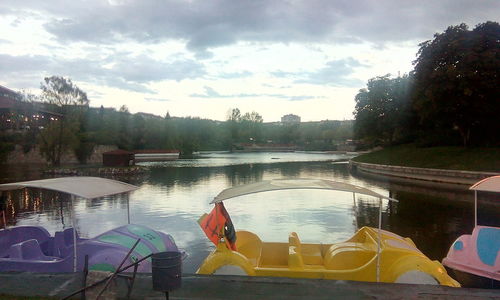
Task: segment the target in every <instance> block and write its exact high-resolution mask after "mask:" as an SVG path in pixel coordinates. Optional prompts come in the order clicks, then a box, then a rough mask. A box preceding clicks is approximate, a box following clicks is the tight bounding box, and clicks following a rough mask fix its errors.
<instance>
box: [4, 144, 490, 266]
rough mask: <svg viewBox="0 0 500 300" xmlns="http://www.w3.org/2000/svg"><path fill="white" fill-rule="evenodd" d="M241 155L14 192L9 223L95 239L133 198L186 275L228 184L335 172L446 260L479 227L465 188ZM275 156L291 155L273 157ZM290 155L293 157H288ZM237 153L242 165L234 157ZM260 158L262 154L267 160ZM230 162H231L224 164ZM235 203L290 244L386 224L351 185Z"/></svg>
mask: <svg viewBox="0 0 500 300" xmlns="http://www.w3.org/2000/svg"><path fill="white" fill-rule="evenodd" d="M239 155H240V154H227V157H224V156H223V154H217V155H216V157H214V158H213V159H211V158H204V159H201V160H199V161H195V160H190V161H188V162H181V161H176V162H171V163H166V164H156V165H153V164H149V166H150V168H151V170H150V172H148V173H146V174H145V175H144V176H142V177H138V178H134V179H127V181H128V182H130V183H133V184H136V185H139V186H140V189H139V190H137V191H134V192H133V193H131V194H130V195H129V196H126V195H120V196H114V197H104V198H101V199H94V200H85V199H75V201H74V205H72V204H71V199H70V197H69V196H67V195H62V194H57V193H50V192H41V191H39V190H33V191H32V190H30V191H26V190H25V191H13V192H10V193H9V194H8V197H7V201H6V204H5V205H6V206H7V209H6V210H7V219H8V223H9V225H27V224H29V225H42V226H45V227H46V228H47V229H48V230H49V231H50V232H54V231H56V230H61V229H62V228H65V227H68V226H71V220H73V219H74V218H73V216H74V217H75V219H76V220H77V221H76V227H77V229H78V230H79V232H80V235H82V236H85V237H91V236H95V235H97V234H99V233H102V232H104V231H106V230H109V229H112V228H113V227H116V226H119V225H123V224H125V223H127V202H129V205H130V212H131V214H130V218H131V222H132V223H138V224H144V225H147V226H150V227H152V228H154V229H157V230H162V231H165V232H168V233H170V234H172V236H173V237H174V239H175V240H176V242H177V244H178V245H179V246H181V247H183V248H185V249H186V250H187V251H188V252H189V254H190V256H189V258H188V259H187V260H186V261H185V264H184V271H185V272H194V271H195V270H196V269H197V267H198V266H199V264H200V263H201V261H202V260H203V259H204V258H205V257H206V255H207V254H208V253H209V252H210V251H211V250H212V249H213V245H211V244H210V242H209V241H208V239H207V238H206V237H205V236H204V235H203V233H202V232H201V230H200V229H199V228H198V224H197V222H196V221H197V219H198V218H199V217H200V215H202V214H203V213H205V212H208V211H210V210H211V209H212V207H211V205H209V202H210V201H211V200H212V199H213V197H215V196H216V195H217V194H218V193H219V192H220V191H221V190H223V189H225V188H227V187H231V186H234V185H238V184H244V183H251V182H255V181H260V180H267V179H274V178H283V177H288V178H323V179H332V180H337V181H342V182H347V183H351V184H355V185H360V186H363V187H366V188H369V189H372V190H374V191H376V192H378V193H380V194H383V195H386V196H389V195H391V196H392V197H394V198H396V199H398V200H399V201H400V202H398V203H391V204H389V203H387V201H384V203H383V207H382V209H383V214H382V224H383V227H384V228H386V229H388V230H391V231H393V232H395V233H397V234H400V235H403V236H408V237H410V238H412V239H413V241H414V242H415V243H416V244H417V246H418V247H419V248H420V249H421V250H422V251H423V252H424V253H426V254H427V255H428V256H429V257H430V258H432V259H439V260H440V259H442V258H443V257H444V255H445V254H446V251H447V249H448V247H449V245H450V244H451V243H452V241H453V240H454V239H455V238H456V237H458V236H459V235H461V234H463V233H466V232H470V231H471V229H472V226H473V202H472V201H473V194H472V193H470V192H468V191H464V189H463V188H462V189H458V190H457V189H455V190H454V189H452V188H450V187H448V186H443V187H439V186H432V187H421V186H418V185H412V184H409V183H401V182H395V181H384V180H375V179H373V178H363V177H356V176H352V175H351V174H350V173H349V172H348V170H347V168H346V166H345V165H342V164H335V163H332V161H331V160H332V159H331V157H332V156H328V157H329V159H323V160H314V161H296V160H292V158H294V159H296V158H297V156H293V155H288V154H284V155H283V156H280V154H276V153H271V154H266V155H263V154H259V155H254V156H248V155H243V156H239ZM287 155H288V156H287ZM299 156H300V155H299ZM272 157H281V158H283V159H274V160H272ZM285 157H287V158H288V159H289V160H290V161H289V162H284V160H285V159H284V158H285ZM301 157H302V158H304V156H301ZM311 157H312V156H311ZM322 157H325V156H322ZM234 158H237V161H238V162H240V163H239V164H235V163H234V161H233V159H234ZM248 158H251V159H253V160H252V162H251V163H241V161H242V160H244V159H248ZM257 158H260V159H261V162H260V163H259V162H258V161H257ZM314 158H315V159H317V156H314ZM282 160H283V161H282ZM227 161H231V163H230V164H228V165H223V164H222V162H227ZM268 161H272V163H268ZM11 179H12V177H11V176H10V175H9V177H8V181H15V180H24V178H16V179H13V180H11ZM30 179H34V178H30ZM2 181H4V182H5V181H6V179H5V178H2ZM263 196H265V198H264V197H263ZM457 200H458V201H457ZM491 203H492V202H487V203H486V204H481V205H480V209H479V220H480V223H481V224H487V225H496V226H500V224H498V223H499V222H500V220H498V219H499V218H498V215H499V213H500V207H499V206H498V205H494V204H491ZM497 203H498V202H497ZM226 207H227V209H228V211H229V213H230V214H231V216H232V219H233V222H234V224H235V227H236V228H237V229H248V230H252V231H255V232H256V233H258V234H259V235H260V236H261V237H262V239H264V240H268V241H269V240H276V241H285V240H286V238H287V236H288V233H289V232H290V231H296V232H297V233H298V234H299V236H300V237H301V239H302V240H303V241H305V242H338V241H342V240H345V239H347V238H349V237H350V236H351V235H352V234H353V233H354V231H355V230H356V229H357V228H359V227H361V226H377V218H378V200H377V199H373V198H371V197H368V196H358V197H356V199H353V197H352V194H350V193H343V192H329V191H292V192H290V191H289V192H269V193H263V194H256V195H248V196H244V197H240V198H237V199H233V200H229V201H227V202H226ZM495 223H497V224H495Z"/></svg>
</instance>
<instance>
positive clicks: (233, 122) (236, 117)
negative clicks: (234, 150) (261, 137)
mask: <svg viewBox="0 0 500 300" xmlns="http://www.w3.org/2000/svg"><path fill="white" fill-rule="evenodd" d="M240 121H241V112H240V110H239V109H238V108H233V109H232V110H230V111H229V112H228V113H227V122H226V123H227V124H228V127H229V132H230V133H231V144H232V143H234V142H235V141H237V140H238V139H239V136H238V133H239V128H238V127H239V123H240Z"/></svg>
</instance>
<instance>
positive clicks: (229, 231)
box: [197, 179, 460, 287]
mask: <svg viewBox="0 0 500 300" xmlns="http://www.w3.org/2000/svg"><path fill="white" fill-rule="evenodd" d="M286 189H328V190H340V191H346V192H351V193H354V194H364V195H370V196H373V197H376V198H378V199H379V203H381V201H382V199H387V200H390V201H396V200H395V199H392V198H389V197H385V196H382V195H380V194H378V193H376V192H373V191H371V190H368V189H366V188H362V187H358V186H354V185H350V184H346V183H340V182H334V181H330V180H322V179H318V180H315V179H278V180H270V181H263V182H258V183H253V184H247V185H242V186H237V187H233V188H229V189H226V190H224V191H222V192H221V193H220V194H219V195H217V196H216V197H215V199H214V200H213V201H212V202H211V203H213V204H215V207H214V209H213V210H212V212H211V213H210V214H204V215H203V216H202V217H201V218H200V220H199V223H200V226H201V227H202V230H203V231H204V232H205V234H207V237H208V238H209V239H210V240H211V241H212V242H214V244H215V245H216V248H215V250H214V251H213V252H212V253H211V254H210V255H209V256H208V257H207V258H206V259H205V260H204V261H203V263H202V264H201V266H200V268H199V269H198V271H197V273H198V274H219V273H222V274H236V275H249V276H276V277H297V278H320V279H336V280H356V281H373V282H393V283H420V284H441V285H447V286H452V287H459V286H460V284H459V283H458V282H457V281H455V280H453V279H452V278H451V277H450V276H448V274H447V273H446V270H445V268H444V267H443V266H442V265H441V264H440V263H439V262H438V261H431V260H430V259H429V258H427V257H426V256H425V255H424V254H423V253H422V252H421V251H420V250H418V249H417V247H416V246H415V244H414V243H413V241H412V240H411V239H409V238H403V237H401V236H399V235H397V234H394V233H392V232H389V231H385V230H382V229H380V228H371V227H363V228H361V229H359V230H358V231H357V232H356V233H355V234H354V236H353V237H351V238H350V239H349V240H347V241H345V242H342V243H336V244H323V243H321V244H309V243H301V241H300V239H299V237H298V236H297V234H296V233H295V232H292V233H290V234H289V237H288V243H273V242H263V241H261V239H260V238H259V237H258V236H257V235H256V234H254V233H252V232H249V231H237V232H235V231H234V227H233V225H232V222H231V219H230V217H229V214H228V213H227V211H226V210H225V208H224V205H223V201H224V200H227V199H230V198H235V197H238V196H242V195H247V194H253V193H259V192H264V191H274V190H286ZM380 214H381V209H380V210H379V227H380V224H381V222H380Z"/></svg>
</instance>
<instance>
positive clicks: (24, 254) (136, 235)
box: [0, 224, 180, 273]
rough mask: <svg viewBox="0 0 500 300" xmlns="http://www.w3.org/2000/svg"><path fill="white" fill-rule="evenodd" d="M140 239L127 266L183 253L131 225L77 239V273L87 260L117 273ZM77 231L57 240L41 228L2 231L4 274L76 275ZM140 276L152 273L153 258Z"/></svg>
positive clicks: (160, 235) (154, 233) (90, 264)
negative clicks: (158, 255)
mask: <svg viewBox="0 0 500 300" xmlns="http://www.w3.org/2000/svg"><path fill="white" fill-rule="evenodd" d="M138 239H140V241H139V243H138V244H137V246H136V247H135V248H134V250H133V251H132V252H131V254H130V256H129V257H128V259H127V261H126V262H125V264H124V266H126V265H129V264H132V263H133V262H135V261H137V260H138V259H141V258H143V257H146V256H148V255H150V254H152V253H157V252H163V251H180V250H179V249H178V248H177V246H176V244H175V242H174V240H173V238H172V237H171V236H170V235H168V234H166V233H163V232H160V231H155V230H152V229H150V228H148V227H146V226H140V225H134V224H128V225H125V226H121V227H117V228H115V229H112V230H109V231H106V232H104V233H102V234H100V235H98V236H96V237H94V238H91V239H82V238H80V237H78V235H77V237H76V241H77V242H76V245H77V259H76V271H82V270H83V268H84V264H85V256H88V267H89V269H90V270H95V271H110V272H113V271H115V270H116V269H117V268H118V266H119V265H120V264H121V262H122V261H123V259H124V258H125V257H126V255H127V253H129V251H131V248H132V247H133V245H134V244H135V242H136V241H137V240H138ZM73 245H74V244H73V229H72V228H67V229H66V230H64V231H61V232H56V233H55V235H54V236H50V234H49V233H48V232H47V230H45V229H44V228H43V227H40V226H18V227H12V228H8V229H5V230H0V272H12V271H14V272H44V273H53V272H56V273H59V272H62V273H64V272H73V271H74V266H73V264H74V247H73ZM138 272H148V273H149V272H151V258H148V259H146V260H144V261H143V262H141V263H140V265H139V267H138Z"/></svg>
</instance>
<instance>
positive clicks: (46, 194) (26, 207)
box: [4, 189, 71, 225]
mask: <svg viewBox="0 0 500 300" xmlns="http://www.w3.org/2000/svg"><path fill="white" fill-rule="evenodd" d="M4 194H5V200H6V203H5V204H4V205H5V211H6V216H7V224H8V225H16V224H17V219H18V217H22V218H23V219H26V218H30V217H32V216H34V215H38V214H43V215H44V216H45V217H46V218H47V219H48V220H50V221H56V222H61V224H62V225H64V219H65V218H68V219H69V213H70V208H71V198H70V196H69V195H67V194H62V193H57V192H53V191H42V190H38V189H20V190H12V191H8V192H4Z"/></svg>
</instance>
